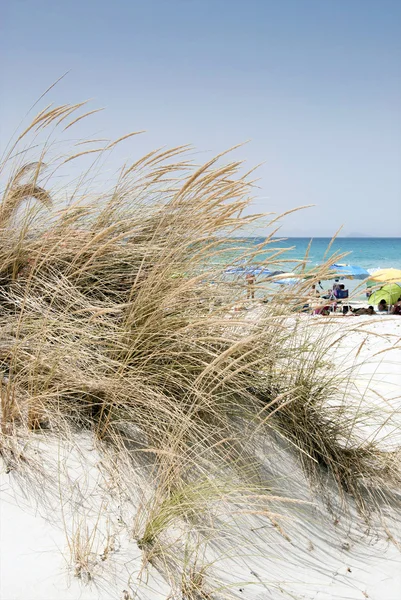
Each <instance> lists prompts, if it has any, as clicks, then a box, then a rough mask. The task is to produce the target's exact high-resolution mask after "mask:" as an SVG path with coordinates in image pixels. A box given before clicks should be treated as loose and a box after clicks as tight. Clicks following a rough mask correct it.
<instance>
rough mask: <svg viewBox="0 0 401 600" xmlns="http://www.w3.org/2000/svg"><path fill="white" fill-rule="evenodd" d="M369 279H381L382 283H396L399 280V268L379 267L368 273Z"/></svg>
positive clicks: (400, 279)
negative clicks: (377, 269) (370, 273)
mask: <svg viewBox="0 0 401 600" xmlns="http://www.w3.org/2000/svg"><path fill="white" fill-rule="evenodd" d="M369 280H370V281H382V282H384V283H397V282H398V281H401V269H380V270H379V271H376V272H375V273H373V275H370V277H369Z"/></svg>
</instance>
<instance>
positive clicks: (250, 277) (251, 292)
mask: <svg viewBox="0 0 401 600" xmlns="http://www.w3.org/2000/svg"><path fill="white" fill-rule="evenodd" d="M245 279H246V283H247V292H246V299H247V300H249V299H250V298H251V299H252V300H253V299H254V298H255V283H256V277H255V275H254V274H253V273H247V274H246V276H245Z"/></svg>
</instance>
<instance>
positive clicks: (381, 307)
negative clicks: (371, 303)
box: [377, 298, 388, 312]
mask: <svg viewBox="0 0 401 600" xmlns="http://www.w3.org/2000/svg"><path fill="white" fill-rule="evenodd" d="M377 310H378V311H379V312H387V311H388V305H387V302H386V301H385V300H384V298H383V299H382V300H380V302H379V304H378V305H377Z"/></svg>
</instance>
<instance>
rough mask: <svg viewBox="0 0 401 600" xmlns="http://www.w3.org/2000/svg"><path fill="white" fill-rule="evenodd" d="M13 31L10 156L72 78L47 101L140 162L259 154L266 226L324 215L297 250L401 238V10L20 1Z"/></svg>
mask: <svg viewBox="0 0 401 600" xmlns="http://www.w3.org/2000/svg"><path fill="white" fill-rule="evenodd" d="M1 21H2V26H1V36H0V51H1V65H2V66H1V67H0V71H1V83H2V85H1V90H0V109H1V113H0V138H1V145H2V146H3V145H4V143H5V140H7V138H8V137H9V136H10V134H11V132H12V131H13V130H14V128H15V126H17V125H18V123H19V121H20V119H21V117H22V116H24V114H25V113H26V111H27V109H28V108H29V107H30V106H31V105H32V103H33V102H34V101H35V100H36V99H37V98H38V97H39V96H40V94H41V93H42V92H43V91H44V90H45V89H46V88H47V87H48V85H49V84H50V83H52V82H53V81H54V80H55V79H57V77H59V76H60V75H61V74H63V73H64V72H65V71H67V70H71V72H70V74H69V75H68V76H67V77H66V78H65V79H64V80H63V81H62V82H61V83H60V84H59V85H58V86H57V87H56V88H55V89H54V90H53V91H52V92H51V93H50V95H49V100H52V101H55V102H61V103H65V102H76V101H80V100H82V99H86V98H93V99H94V100H93V107H95V106H105V107H107V110H106V111H104V112H102V113H99V114H98V115H96V116H95V117H94V118H93V120H92V128H93V131H96V132H100V133H101V134H102V135H103V134H104V135H107V136H110V137H118V136H119V135H122V134H123V133H125V132H127V131H132V130H135V129H146V130H147V133H146V136H141V137H140V138H136V139H135V151H137V152H140V153H142V151H143V152H147V151H148V150H149V149H151V148H153V147H159V146H162V145H167V146H173V145H178V144H183V143H188V142H189V143H192V144H194V145H195V146H196V147H197V148H198V149H199V150H200V151H201V152H200V153H199V154H198V156H197V160H202V159H203V158H204V159H206V158H208V157H209V156H210V154H212V153H217V152H219V151H221V150H222V149H226V148H227V147H229V146H231V145H233V144H236V143H238V142H243V141H246V140H250V143H249V144H248V145H246V146H245V147H243V148H241V149H240V150H238V151H237V152H236V156H237V157H242V158H245V159H246V160H247V165H249V166H253V165H255V164H258V163H264V164H263V165H262V166H261V167H260V169H259V172H258V174H259V178H260V180H259V186H260V189H259V190H257V196H258V197H257V198H256V199H255V203H254V205H253V209H254V210H255V211H256V212H259V211H284V210H287V209H289V208H292V207H295V206H299V205H303V204H316V207H315V208H312V209H309V210H308V211H304V212H301V213H297V215H296V216H292V217H290V218H288V219H287V220H286V221H285V223H284V225H283V233H284V234H286V235H313V236H318V235H321V236H325V235H331V234H333V233H334V232H335V231H336V229H337V228H338V227H339V226H340V225H341V224H343V223H344V232H345V234H347V233H352V232H360V233H362V234H367V235H383V236H387V235H389V236H399V235H401V36H400V31H401V1H400V0H380V1H378V0H274V1H273V0H247V1H245V0H241V1H239V0H142V1H141V2H139V1H136V0H130V1H129V0H124V1H123V0H114V1H113V2H112V1H111V0H109V1H105V0H96V1H95V0H81V1H79V2H78V1H77V0H69V1H68V2H61V1H60V0H52V1H49V0H13V1H12V2H8V3H7V4H6V5H3V9H2V15H1ZM83 127H84V126H83ZM84 133H85V132H83V134H84ZM130 148H132V145H131V146H130ZM124 151H126V152H128V146H127V147H125V150H124ZM120 152H123V151H122V150H120ZM122 158H125V157H122Z"/></svg>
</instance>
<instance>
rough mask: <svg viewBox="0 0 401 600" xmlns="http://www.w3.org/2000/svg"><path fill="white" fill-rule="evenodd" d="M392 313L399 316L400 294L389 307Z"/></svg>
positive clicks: (400, 306) (400, 312)
mask: <svg viewBox="0 0 401 600" xmlns="http://www.w3.org/2000/svg"><path fill="white" fill-rule="evenodd" d="M391 314H392V315H400V316H401V296H400V297H399V298H398V300H397V302H396V303H395V304H394V306H393V308H392V309H391Z"/></svg>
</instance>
